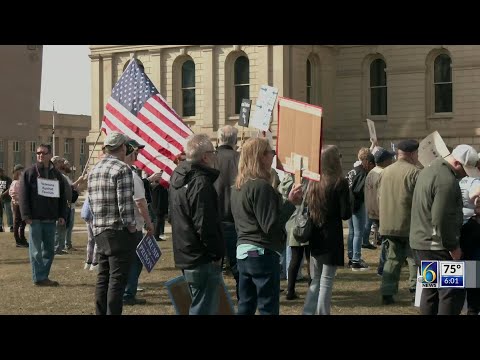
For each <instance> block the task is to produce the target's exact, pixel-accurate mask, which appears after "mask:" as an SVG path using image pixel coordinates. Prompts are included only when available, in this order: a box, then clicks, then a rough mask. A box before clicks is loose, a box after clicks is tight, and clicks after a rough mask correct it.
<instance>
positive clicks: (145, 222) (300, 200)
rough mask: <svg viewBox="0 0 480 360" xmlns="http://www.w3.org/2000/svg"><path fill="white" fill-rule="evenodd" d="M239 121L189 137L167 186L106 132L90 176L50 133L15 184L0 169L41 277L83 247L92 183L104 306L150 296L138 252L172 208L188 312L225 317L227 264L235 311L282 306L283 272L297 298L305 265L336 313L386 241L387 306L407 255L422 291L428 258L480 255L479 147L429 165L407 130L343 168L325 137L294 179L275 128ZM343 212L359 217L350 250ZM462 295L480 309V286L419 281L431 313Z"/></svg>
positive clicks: (313, 306)
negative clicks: (240, 135) (369, 254)
mask: <svg viewBox="0 0 480 360" xmlns="http://www.w3.org/2000/svg"><path fill="white" fill-rule="evenodd" d="M237 131H238V130H237V129H236V128H234V127H232V126H229V125H227V126H224V127H221V128H220V129H219V130H218V143H217V146H216V147H214V146H213V144H212V141H211V139H210V137H209V136H208V135H206V134H196V135H192V136H191V137H190V138H189V139H188V141H187V143H186V146H185V149H184V151H185V152H184V154H182V155H183V156H182V157H178V159H177V161H176V163H177V167H176V168H175V170H174V171H173V173H172V175H171V179H170V187H169V189H168V190H167V189H165V188H164V187H163V186H162V185H160V183H159V180H160V177H161V176H162V173H157V174H153V175H152V176H149V177H144V178H142V176H141V175H142V172H141V171H140V170H139V169H137V168H135V166H134V163H135V161H136V159H137V156H138V153H139V151H140V150H141V149H142V148H143V147H144V145H142V144H139V143H138V142H137V141H135V140H132V139H129V138H128V137H127V136H125V135H124V134H121V133H117V132H110V133H109V134H108V135H107V136H106V138H105V141H104V144H103V146H102V150H103V155H102V157H101V159H100V161H99V162H98V163H97V164H96V165H95V166H94V167H93V169H92V170H91V171H90V172H89V174H88V178H87V176H81V177H80V178H79V179H78V180H77V181H75V182H72V180H70V178H69V176H68V174H69V173H70V171H71V168H70V164H69V163H68V161H67V160H65V159H63V158H60V157H52V152H51V147H50V145H48V144H41V145H39V146H38V148H37V162H36V163H35V164H33V165H32V166H30V167H29V168H27V169H24V167H23V166H22V165H16V166H15V167H14V169H13V181H12V180H11V179H10V178H8V177H5V176H4V175H3V171H1V172H0V191H1V193H0V198H1V199H2V206H0V208H1V209H2V211H6V207H7V206H6V205H5V204H7V203H8V208H10V211H11V212H12V214H13V216H12V222H11V224H10V223H8V217H7V223H8V226H10V227H11V231H12V232H13V233H14V239H15V242H16V246H17V247H28V248H29V255H30V262H31V267H32V278H33V282H34V284H35V285H36V286H58V285H59V284H58V282H57V281H54V280H51V279H50V278H49V273H50V268H51V266H52V262H53V259H54V256H55V255H60V256H61V255H63V254H65V253H68V251H70V250H74V249H73V246H72V242H71V234H72V229H73V223H74V217H75V203H76V202H77V199H78V196H79V193H80V192H81V191H82V186H85V185H87V184H88V185H87V187H88V188H87V196H86V198H85V202H84V204H83V207H82V210H81V217H82V219H83V220H84V221H85V222H86V225H87V229H88V245H87V255H86V261H85V269H89V270H96V271H97V272H98V274H97V285H96V291H95V308H96V313H97V314H99V315H106V314H108V315H110V314H111V315H115V314H116V315H118V314H121V313H122V311H123V306H124V305H141V304H144V303H145V300H144V299H141V298H138V297H137V296H136V295H137V289H138V279H139V276H140V274H141V271H142V262H141V261H140V259H139V258H138V256H137V255H136V251H135V249H136V247H137V245H138V243H139V242H140V241H141V240H142V238H143V237H144V236H145V235H153V236H155V238H156V239H157V241H161V240H164V239H165V237H164V229H165V218H166V216H167V214H168V217H169V219H170V220H169V221H170V223H171V225H172V242H173V257H174V262H175V266H176V267H177V268H179V269H180V270H181V271H182V274H183V275H184V278H185V281H186V282H187V284H188V287H189V290H190V294H191V298H192V302H191V306H190V310H189V313H190V314H191V315H206V314H217V312H218V306H219V298H220V293H219V291H221V286H219V285H220V284H221V282H222V276H223V271H222V270H223V269H224V267H225V265H228V268H229V270H230V271H231V273H232V275H233V277H234V279H235V284H236V297H237V300H238V310H237V313H238V314H239V315H253V314H255V313H257V312H258V313H259V314H264V315H278V314H279V313H280V296H281V289H280V280H281V278H282V277H286V278H287V280H288V285H287V291H286V292H285V298H286V300H293V299H298V298H299V296H298V295H297V293H296V292H295V284H296V281H297V279H298V277H299V276H300V268H301V265H302V264H303V262H306V264H307V268H308V277H307V280H308V282H309V287H308V291H307V295H306V297H305V303H304V307H303V314H305V315H314V314H320V315H328V314H330V312H331V303H332V294H333V293H334V280H335V276H336V271H337V269H338V267H344V266H347V267H348V268H351V270H352V271H353V272H359V271H365V270H367V269H369V265H368V264H367V263H366V262H365V261H364V259H363V258H362V250H364V249H367V250H374V249H376V248H377V247H376V245H379V246H380V247H381V248H380V252H379V265H378V268H377V269H376V271H377V274H378V275H379V276H381V277H382V281H381V286H380V289H379V296H381V299H382V303H383V304H384V305H385V306H388V305H391V304H394V303H395V301H396V299H395V297H396V295H397V293H398V287H399V280H400V273H401V267H402V265H404V264H405V263H406V264H408V270H409V290H410V292H411V293H412V295H413V294H414V293H415V289H416V286H417V274H418V267H419V266H420V263H421V261H422V260H459V259H467V260H480V245H479V244H480V243H479V242H478V240H477V237H478V235H477V234H478V229H479V226H480V225H479V224H480V221H478V218H477V213H480V200H479V198H480V171H479V167H480V159H479V155H478V153H477V152H476V151H475V149H473V148H472V147H471V146H469V145H464V144H463V145H459V146H457V147H456V148H454V149H451V154H450V155H449V156H447V157H445V158H442V157H439V158H437V159H436V160H434V161H433V162H432V163H431V164H429V165H428V166H426V167H425V168H423V166H422V165H421V164H420V163H419V161H418V149H419V143H418V142H417V141H416V140H404V141H400V142H399V143H398V144H397V151H396V152H391V151H388V150H387V149H384V148H382V147H380V146H378V144H377V143H374V142H372V146H371V147H370V148H362V149H360V150H359V152H358V161H357V162H356V163H355V164H354V165H353V168H352V169H351V170H350V171H348V172H347V175H346V176H344V170H343V167H342V154H341V153H340V151H339V149H338V147H337V146H334V145H326V146H324V147H323V148H322V150H321V177H320V181H318V182H316V181H309V180H307V179H305V178H303V179H302V182H301V183H298V184H296V183H295V179H294V177H293V175H290V174H285V175H284V176H283V178H282V179H281V180H280V179H279V177H278V174H277V172H276V171H275V170H274V168H272V163H273V161H274V158H275V155H276V154H275V150H274V149H272V147H271V144H270V143H269V141H268V140H267V139H265V138H261V137H258V138H251V139H248V140H247V141H245V142H244V143H243V144H242V146H241V149H238V148H237ZM7 197H8V200H5V199H6V198H7ZM304 208H305V209H308V217H309V219H310V220H311V222H312V224H313V226H312V230H311V231H310V232H309V234H308V238H307V239H306V241H304V240H302V241H300V240H299V239H298V238H297V237H296V235H295V233H294V231H293V230H294V228H295V226H296V222H295V221H294V220H295V216H297V214H298V212H299V211H303V209H304ZM343 221H348V227H349V232H348V236H347V239H346V251H345V246H344V232H343ZM26 225H30V228H29V240H28V241H27V239H26V238H25V227H26ZM372 229H373V230H374V232H376V233H377V236H376V238H375V239H376V242H375V243H373V244H372V243H371V242H370V241H369V237H370V233H371V231H372ZM1 230H3V228H2V229H1ZM287 254H289V256H287ZM345 255H346V257H345ZM288 257H290V258H288ZM346 260H348V262H347V261H346ZM465 296H467V303H468V313H469V314H478V313H479V311H480V293H479V290H478V289H468V290H467V291H465V290H464V289H449V288H438V289H430V288H429V289H423V293H422V297H421V305H420V310H421V313H422V314H460V312H461V310H462V307H463V303H464V301H465Z"/></svg>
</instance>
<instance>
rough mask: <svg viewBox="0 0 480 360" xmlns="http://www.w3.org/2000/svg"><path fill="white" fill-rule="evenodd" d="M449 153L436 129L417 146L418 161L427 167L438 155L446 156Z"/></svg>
mask: <svg viewBox="0 0 480 360" xmlns="http://www.w3.org/2000/svg"><path fill="white" fill-rule="evenodd" d="M448 155H450V151H448V149H447V146H446V145H445V143H444V142H443V139H442V137H441V136H440V134H439V133H438V131H434V132H433V133H431V134H430V135H428V136H427V137H426V138H425V139H423V140H422V141H421V142H420V146H419V147H418V161H420V163H421V164H422V165H423V166H424V167H427V166H428V165H430V163H431V162H432V161H433V160H435V159H436V158H438V157H446V156H448Z"/></svg>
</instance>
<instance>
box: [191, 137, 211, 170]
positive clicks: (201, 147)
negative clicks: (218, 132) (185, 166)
mask: <svg viewBox="0 0 480 360" xmlns="http://www.w3.org/2000/svg"><path fill="white" fill-rule="evenodd" d="M212 150H213V144H212V142H211V141H210V137H209V136H208V135H207V134H195V135H191V136H190V137H189V138H188V139H187V145H186V146H185V155H186V157H187V161H191V162H194V163H195V162H200V160H202V157H203V155H204V154H205V153H206V152H207V151H212Z"/></svg>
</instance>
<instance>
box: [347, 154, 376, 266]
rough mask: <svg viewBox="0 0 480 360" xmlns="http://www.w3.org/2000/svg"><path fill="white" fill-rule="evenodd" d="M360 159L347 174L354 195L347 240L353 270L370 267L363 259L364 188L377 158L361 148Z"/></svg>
mask: <svg viewBox="0 0 480 360" xmlns="http://www.w3.org/2000/svg"><path fill="white" fill-rule="evenodd" d="M358 160H359V162H360V164H359V165H357V166H355V167H354V168H353V169H352V170H350V171H349V172H348V175H347V179H348V185H349V187H350V190H351V193H352V195H353V215H352V217H351V218H350V220H349V221H348V227H349V231H348V241H347V247H348V260H349V261H348V266H350V267H351V268H352V270H353V271H363V270H366V269H368V265H367V264H366V263H365V262H364V261H363V260H362V243H363V238H362V237H363V234H364V229H365V224H366V222H367V211H366V208H365V193H364V188H365V179H366V178H367V174H368V173H369V172H370V170H372V169H373V168H374V167H375V158H374V157H373V155H372V154H371V153H370V151H369V150H368V148H362V149H360V151H359V153H358ZM355 164H357V163H355ZM367 236H368V235H367Z"/></svg>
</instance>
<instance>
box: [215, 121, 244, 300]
mask: <svg viewBox="0 0 480 360" xmlns="http://www.w3.org/2000/svg"><path fill="white" fill-rule="evenodd" d="M237 133H238V130H237V129H236V128H234V127H233V126H231V125H225V126H224V127H222V128H220V129H218V144H219V146H218V149H217V151H218V152H217V158H216V160H215V169H217V170H219V171H220V175H219V176H218V179H217V181H215V184H214V186H215V190H217V194H218V210H219V215H220V220H221V222H222V233H223V237H224V239H225V250H226V253H227V254H226V255H227V258H228V263H229V265H230V270H231V271H232V275H233V277H234V278H235V283H236V288H237V299H238V269H237V232H236V231H235V223H234V221H233V215H232V209H231V206H230V194H231V192H232V186H233V184H234V183H235V178H236V177H237V173H238V159H239V158H240V153H239V152H238V151H236V150H235V147H236V146H237Z"/></svg>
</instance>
